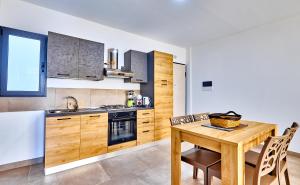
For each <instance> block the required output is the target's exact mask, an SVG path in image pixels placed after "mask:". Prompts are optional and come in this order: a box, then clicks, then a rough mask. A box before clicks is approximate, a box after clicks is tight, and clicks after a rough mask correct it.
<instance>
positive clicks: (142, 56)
mask: <svg viewBox="0 0 300 185" xmlns="http://www.w3.org/2000/svg"><path fill="white" fill-rule="evenodd" d="M124 68H125V70H128V71H131V72H133V73H134V76H133V77H132V78H129V79H125V82H131V83H147V81H148V77H147V53H144V52H140V51H135V50H129V51H127V52H126V53H125V54H124Z"/></svg>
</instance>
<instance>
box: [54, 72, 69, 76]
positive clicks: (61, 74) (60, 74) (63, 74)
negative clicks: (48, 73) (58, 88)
mask: <svg viewBox="0 0 300 185" xmlns="http://www.w3.org/2000/svg"><path fill="white" fill-rule="evenodd" d="M57 75H59V76H70V74H66V73H57Z"/></svg>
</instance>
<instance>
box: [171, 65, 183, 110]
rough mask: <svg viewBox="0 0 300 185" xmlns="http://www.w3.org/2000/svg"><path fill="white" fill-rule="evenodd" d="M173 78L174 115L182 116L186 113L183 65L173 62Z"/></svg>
mask: <svg viewBox="0 0 300 185" xmlns="http://www.w3.org/2000/svg"><path fill="white" fill-rule="evenodd" d="M173 78H174V87H173V88H174V91H173V92H174V93H173V102H174V108H173V110H174V116H184V115H185V113H186V106H185V105H186V103H185V93H186V88H185V87H186V86H185V83H186V76H185V65H184V64H177V63H174V65H173Z"/></svg>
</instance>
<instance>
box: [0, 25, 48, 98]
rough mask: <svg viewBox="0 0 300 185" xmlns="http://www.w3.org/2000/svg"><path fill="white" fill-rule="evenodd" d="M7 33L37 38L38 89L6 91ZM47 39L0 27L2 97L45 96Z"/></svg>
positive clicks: (35, 34) (40, 35) (34, 34)
mask: <svg viewBox="0 0 300 185" xmlns="http://www.w3.org/2000/svg"><path fill="white" fill-rule="evenodd" d="M9 35H14V36H18V37H23V38H29V39H34V40H39V41H40V42H41V46H40V61H39V64H40V66H39V90H38V91H7V80H8V47H9V45H8V44H9V43H8V40H9ZM47 40H48V37H47V36H46V35H42V34H37V33H32V32H27V31H22V30H17V29H13V28H7V27H0V59H1V61H0V71H1V75H0V96H2V97H45V96H46V95H47V90H46V89H47Z"/></svg>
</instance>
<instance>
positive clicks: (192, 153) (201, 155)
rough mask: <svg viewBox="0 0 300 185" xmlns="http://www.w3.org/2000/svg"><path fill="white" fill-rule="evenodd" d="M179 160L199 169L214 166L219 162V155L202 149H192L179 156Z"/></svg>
mask: <svg viewBox="0 0 300 185" xmlns="http://www.w3.org/2000/svg"><path fill="white" fill-rule="evenodd" d="M181 160H182V161H184V162H186V163H188V164H190V165H192V166H194V167H196V168H200V169H206V168H207V167H209V166H211V165H213V164H215V163H216V162H218V161H220V160H221V154H220V153H217V152H213V151H210V150H206V149H203V148H192V149H189V150H187V151H185V152H182V154H181Z"/></svg>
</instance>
